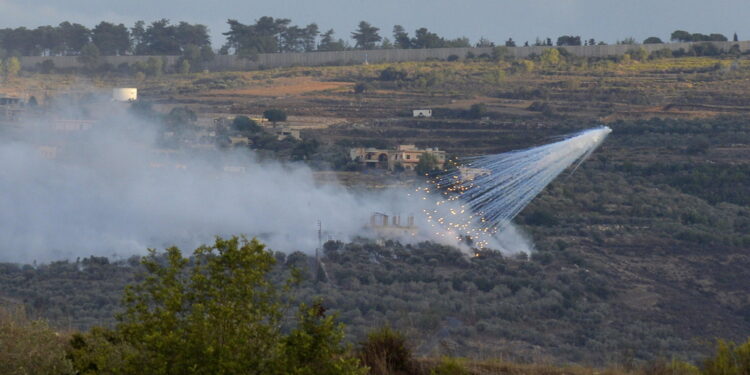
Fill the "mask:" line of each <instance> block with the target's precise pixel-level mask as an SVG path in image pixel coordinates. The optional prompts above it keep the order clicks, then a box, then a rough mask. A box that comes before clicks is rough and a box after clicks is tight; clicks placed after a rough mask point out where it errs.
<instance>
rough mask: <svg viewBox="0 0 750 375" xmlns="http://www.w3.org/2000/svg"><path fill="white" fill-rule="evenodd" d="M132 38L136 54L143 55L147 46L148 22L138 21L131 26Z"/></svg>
mask: <svg viewBox="0 0 750 375" xmlns="http://www.w3.org/2000/svg"><path fill="white" fill-rule="evenodd" d="M130 38H131V40H132V43H133V51H134V52H135V54H136V55H143V54H144V50H145V48H146V40H145V39H146V23H145V22H143V21H136V22H135V24H134V25H133V27H131V28H130Z"/></svg>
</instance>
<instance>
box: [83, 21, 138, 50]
mask: <svg viewBox="0 0 750 375" xmlns="http://www.w3.org/2000/svg"><path fill="white" fill-rule="evenodd" d="M91 41H92V42H93V43H94V45H96V47H97V48H98V49H99V52H100V53H101V54H102V55H104V56H112V55H124V54H126V53H127V52H129V51H130V47H131V45H130V32H129V31H128V28H127V27H125V25H123V24H119V25H115V24H112V23H109V22H104V21H102V22H100V23H99V24H98V25H96V26H95V27H94V28H93V29H92V30H91Z"/></svg>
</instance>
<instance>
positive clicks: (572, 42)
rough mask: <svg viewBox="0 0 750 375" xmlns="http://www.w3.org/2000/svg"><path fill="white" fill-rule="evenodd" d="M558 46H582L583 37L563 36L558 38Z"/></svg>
mask: <svg viewBox="0 0 750 375" xmlns="http://www.w3.org/2000/svg"><path fill="white" fill-rule="evenodd" d="M557 45H558V46H580V45H581V37H580V36H572V35H563V36H561V37H559V38H557Z"/></svg>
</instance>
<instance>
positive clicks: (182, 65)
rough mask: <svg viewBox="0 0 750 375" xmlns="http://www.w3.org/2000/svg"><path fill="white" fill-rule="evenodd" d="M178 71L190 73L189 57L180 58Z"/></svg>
mask: <svg viewBox="0 0 750 375" xmlns="http://www.w3.org/2000/svg"><path fill="white" fill-rule="evenodd" d="M177 71H178V72H179V73H180V74H188V73H190V61H188V60H187V59H183V60H180V62H179V63H178V66H177Z"/></svg>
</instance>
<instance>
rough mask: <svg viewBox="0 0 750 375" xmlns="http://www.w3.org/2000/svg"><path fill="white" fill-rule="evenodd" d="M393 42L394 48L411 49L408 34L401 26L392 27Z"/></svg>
mask: <svg viewBox="0 0 750 375" xmlns="http://www.w3.org/2000/svg"><path fill="white" fill-rule="evenodd" d="M393 41H394V44H395V46H396V48H404V49H405V48H411V47H412V46H411V38H409V33H407V32H406V30H404V27H403V26H401V25H395V26H393Z"/></svg>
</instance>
